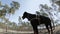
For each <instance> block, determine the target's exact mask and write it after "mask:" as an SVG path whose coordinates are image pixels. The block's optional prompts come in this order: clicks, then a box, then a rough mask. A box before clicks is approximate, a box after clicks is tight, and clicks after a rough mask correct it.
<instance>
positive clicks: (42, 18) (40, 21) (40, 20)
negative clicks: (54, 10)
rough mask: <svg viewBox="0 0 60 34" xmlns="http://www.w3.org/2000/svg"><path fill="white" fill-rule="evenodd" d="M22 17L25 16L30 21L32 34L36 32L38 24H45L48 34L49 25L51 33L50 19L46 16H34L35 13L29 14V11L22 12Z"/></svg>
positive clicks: (36, 33)
mask: <svg viewBox="0 0 60 34" xmlns="http://www.w3.org/2000/svg"><path fill="white" fill-rule="evenodd" d="M22 18H23V19H25V18H27V19H28V20H29V21H30V22H31V25H32V27H33V30H34V34H38V28H37V27H38V25H39V24H45V26H46V29H47V30H48V32H49V34H50V30H49V27H48V26H50V29H51V34H53V30H52V25H51V20H50V19H49V18H48V17H45V16H42V15H37V18H36V15H35V14H30V13H27V12H24V14H23V16H22Z"/></svg>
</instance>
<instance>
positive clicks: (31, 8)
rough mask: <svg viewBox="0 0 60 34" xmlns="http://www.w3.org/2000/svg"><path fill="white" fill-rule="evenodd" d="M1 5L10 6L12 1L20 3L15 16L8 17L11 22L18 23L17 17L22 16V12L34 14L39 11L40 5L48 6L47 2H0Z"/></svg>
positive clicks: (8, 0)
mask: <svg viewBox="0 0 60 34" xmlns="http://www.w3.org/2000/svg"><path fill="white" fill-rule="evenodd" d="M0 1H1V2H2V3H3V4H10V3H11V2H12V1H17V2H19V3H20V8H19V9H18V10H16V12H15V14H14V15H12V16H10V17H9V20H10V21H12V22H16V23H18V17H19V16H22V15H23V13H24V11H27V12H29V13H33V14H34V13H35V11H38V10H39V5H40V4H48V5H49V6H50V2H49V0H0Z"/></svg>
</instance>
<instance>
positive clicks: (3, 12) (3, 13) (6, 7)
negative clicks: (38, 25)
mask: <svg viewBox="0 0 60 34" xmlns="http://www.w3.org/2000/svg"><path fill="white" fill-rule="evenodd" d="M10 4H11V5H10V6H9V5H8V4H5V5H3V4H2V3H1V1H0V8H2V7H3V8H2V9H1V10H0V17H1V16H6V14H14V13H15V11H16V10H17V9H19V7H20V4H19V3H18V2H15V1H12V3H10Z"/></svg>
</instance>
